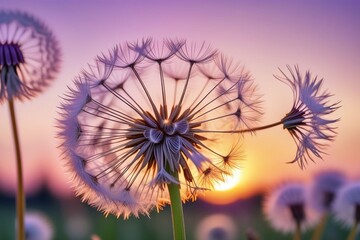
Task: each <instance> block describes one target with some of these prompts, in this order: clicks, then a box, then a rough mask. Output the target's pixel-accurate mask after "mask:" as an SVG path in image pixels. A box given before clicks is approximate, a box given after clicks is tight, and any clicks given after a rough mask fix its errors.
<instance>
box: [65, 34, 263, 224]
mask: <svg viewBox="0 0 360 240" xmlns="http://www.w3.org/2000/svg"><path fill="white" fill-rule="evenodd" d="M218 58H221V59H223V60H219V59H218ZM219 61H220V62H221V61H222V62H224V64H223V65H221V64H220V65H219V63H218V62H219ZM225 63H227V61H226V60H225V57H224V56H222V55H219V54H217V50H213V49H212V48H211V47H209V46H208V45H206V44H205V43H202V44H200V45H196V44H194V43H190V44H189V43H187V42H186V41H185V40H178V39H177V40H169V39H166V40H164V41H162V42H161V41H155V40H153V39H143V40H141V41H136V42H128V43H125V44H119V45H118V46H116V47H114V48H113V49H111V50H110V51H109V53H108V54H101V56H99V57H97V58H96V60H95V64H90V65H89V68H90V69H89V70H84V71H83V72H82V73H81V75H80V76H79V77H78V78H77V79H76V80H75V82H74V85H75V86H74V87H72V88H69V91H68V92H67V93H66V94H65V97H63V101H62V104H61V106H60V115H61V116H60V117H59V119H58V123H59V128H60V131H59V137H60V138H61V139H63V142H62V144H61V148H62V149H63V150H64V154H65V163H66V165H67V166H68V169H69V173H70V175H71V179H72V180H71V182H72V185H73V186H74V188H75V191H76V192H77V194H78V195H79V196H81V197H82V199H83V200H84V201H87V202H89V203H90V204H91V205H93V206H95V207H98V208H99V209H100V210H102V211H104V212H105V213H106V214H108V213H111V214H115V215H117V216H124V217H125V218H127V217H129V216H130V215H134V216H138V215H139V214H145V215H147V214H148V212H149V211H150V210H151V209H152V208H157V209H159V208H161V207H162V206H163V205H164V204H166V203H168V202H169V194H168V190H167V187H166V185H167V184H169V183H175V184H180V187H181V197H182V200H183V201H185V200H189V199H195V198H196V195H197V192H198V191H202V190H206V189H211V188H212V186H213V183H214V182H217V181H223V180H224V175H228V174H230V173H231V170H232V169H233V168H236V167H238V164H237V162H238V161H239V160H241V154H239V152H240V151H239V149H238V147H237V144H238V143H239V137H240V134H239V133H236V132H237V130H239V129H240V128H241V127H244V126H245V125H246V124H245V123H246V122H247V121H248V119H252V120H257V118H258V117H259V116H260V115H261V111H260V109H261V108H260V107H259V106H258V104H260V101H259V98H258V95H257V94H256V92H257V91H256V86H255V85H254V84H253V83H252V79H251V78H250V77H249V75H248V74H247V73H245V71H244V70H243V68H242V67H233V66H235V64H233V63H232V62H231V63H232V64H231V67H228V65H226V64H225ZM206 65H207V66H206ZM229 66H230V65H229ZM228 68H229V69H231V70H228ZM206 69H212V70H211V73H210V72H207V70H206ZM214 69H215V70H214ZM216 71H217V73H216ZM225 72H226V74H225ZM230 73H231V74H230ZM212 74H214V77H209V75H212ZM230 75H231V76H230ZM240 96H241V97H240ZM253 100H254V101H253ZM239 109H241V111H240V113H239ZM245 109H247V110H246V111H245ZM244 124H245V125H244ZM219 130H220V131H219ZM225 136H227V137H225ZM229 136H232V137H229ZM234 136H237V137H234ZM223 144H229V145H230V146H234V147H232V148H231V149H226V148H222V147H221V145H223ZM225 166H226V167H225ZM175 173H178V174H179V179H177V178H175V177H174V174H175Z"/></svg>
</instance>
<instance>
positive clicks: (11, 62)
mask: <svg viewBox="0 0 360 240" xmlns="http://www.w3.org/2000/svg"><path fill="white" fill-rule="evenodd" d="M59 59H60V53H59V48H58V46H57V42H56V40H55V39H54V38H53V36H52V33H51V32H50V31H49V30H48V29H47V27H46V26H45V25H44V24H43V23H42V22H40V21H39V20H37V19H35V18H34V17H33V16H31V15H28V14H26V13H22V12H15V11H3V10H0V102H1V101H3V100H4V99H6V100H7V101H8V103H9V110H10V118H11V129H12V131H13V139H14V145H15V153H16V164H17V198H16V206H17V207H16V209H17V221H18V222H17V223H18V225H17V228H18V231H17V234H18V239H24V237H25V236H24V212H25V195H24V187H23V173H22V159H21V150H20V140H19V135H18V130H17V123H16V116H15V107H14V100H15V99H18V100H22V99H23V98H30V97H31V96H34V95H35V94H36V93H37V92H40V91H41V90H42V89H43V88H44V87H45V86H46V85H47V82H48V81H50V80H51V79H52V78H53V77H54V74H55V73H56V72H57V71H58V67H59V66H58V65H59Z"/></svg>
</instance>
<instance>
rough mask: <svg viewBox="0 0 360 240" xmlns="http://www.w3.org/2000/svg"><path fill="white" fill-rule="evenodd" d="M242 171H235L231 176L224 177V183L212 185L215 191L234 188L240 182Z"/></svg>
mask: <svg viewBox="0 0 360 240" xmlns="http://www.w3.org/2000/svg"><path fill="white" fill-rule="evenodd" d="M241 176H242V171H241V170H240V169H238V170H235V171H234V172H233V174H232V175H230V176H225V178H224V182H219V183H216V184H214V189H215V191H227V190H230V189H232V188H234V187H235V186H236V185H238V184H239V183H240V181H241Z"/></svg>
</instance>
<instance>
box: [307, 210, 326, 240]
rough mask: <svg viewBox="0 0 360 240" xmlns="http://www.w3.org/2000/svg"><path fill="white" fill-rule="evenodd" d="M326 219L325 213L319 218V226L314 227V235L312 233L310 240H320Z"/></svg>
mask: <svg viewBox="0 0 360 240" xmlns="http://www.w3.org/2000/svg"><path fill="white" fill-rule="evenodd" d="M327 218H328V214H327V213H325V214H324V215H323V216H322V217H321V220H320V222H319V224H318V225H317V226H316V228H315V230H314V233H313V235H312V237H311V240H320V239H321V236H322V233H323V232H324V229H325V225H326V221H327Z"/></svg>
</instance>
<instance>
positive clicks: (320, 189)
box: [309, 170, 346, 240]
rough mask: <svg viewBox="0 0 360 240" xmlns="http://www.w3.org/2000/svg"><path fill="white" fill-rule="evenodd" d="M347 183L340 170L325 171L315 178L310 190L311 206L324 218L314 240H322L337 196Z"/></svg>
mask: <svg viewBox="0 0 360 240" xmlns="http://www.w3.org/2000/svg"><path fill="white" fill-rule="evenodd" d="M345 182H346V176H345V175H344V174H343V173H342V172H340V171H338V170H325V171H321V172H319V173H317V174H316V175H315V176H314V178H313V181H312V183H311V185H310V189H309V193H310V194H309V205H310V207H313V208H314V209H315V211H317V212H319V213H320V214H321V215H322V218H321V221H320V222H319V224H318V226H317V227H316V229H315V231H314V233H313V237H312V239H313V240H316V239H321V234H322V232H323V230H324V228H325V224H326V220H327V218H328V215H329V214H330V213H331V212H332V209H333V203H334V199H335V198H336V194H337V192H338V190H339V189H340V188H341V187H342V186H343V185H344V184H345Z"/></svg>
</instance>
